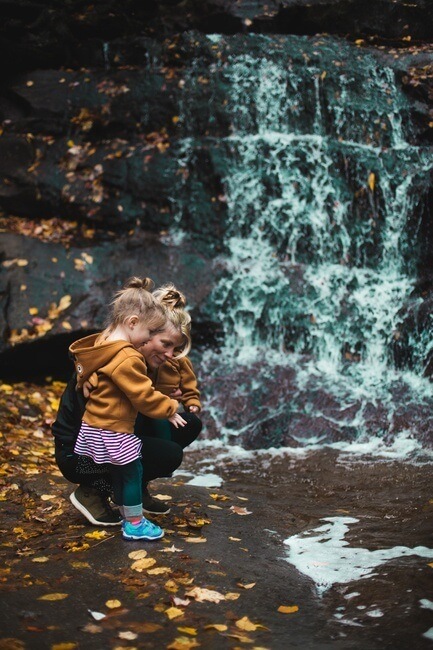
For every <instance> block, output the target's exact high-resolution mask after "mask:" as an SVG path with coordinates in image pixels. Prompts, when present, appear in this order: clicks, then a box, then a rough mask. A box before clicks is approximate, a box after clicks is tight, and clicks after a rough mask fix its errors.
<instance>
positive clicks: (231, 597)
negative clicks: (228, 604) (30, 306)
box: [226, 591, 240, 600]
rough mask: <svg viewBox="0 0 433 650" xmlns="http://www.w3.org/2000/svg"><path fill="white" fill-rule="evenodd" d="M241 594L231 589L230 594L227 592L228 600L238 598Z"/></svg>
mask: <svg viewBox="0 0 433 650" xmlns="http://www.w3.org/2000/svg"><path fill="white" fill-rule="evenodd" d="M239 596H240V594H237V593H236V592H234V591H229V592H228V594H226V600H237V599H238V598H239Z"/></svg>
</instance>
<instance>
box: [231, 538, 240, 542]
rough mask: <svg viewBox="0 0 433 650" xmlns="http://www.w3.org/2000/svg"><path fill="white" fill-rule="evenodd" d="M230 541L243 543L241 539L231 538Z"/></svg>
mask: <svg viewBox="0 0 433 650" xmlns="http://www.w3.org/2000/svg"><path fill="white" fill-rule="evenodd" d="M229 540H230V541H232V542H241V541H242V540H241V538H240V537H229Z"/></svg>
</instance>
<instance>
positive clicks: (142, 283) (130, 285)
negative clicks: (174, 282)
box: [123, 275, 155, 291]
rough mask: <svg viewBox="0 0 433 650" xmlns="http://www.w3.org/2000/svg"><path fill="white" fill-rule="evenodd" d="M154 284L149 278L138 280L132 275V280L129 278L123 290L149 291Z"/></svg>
mask: <svg viewBox="0 0 433 650" xmlns="http://www.w3.org/2000/svg"><path fill="white" fill-rule="evenodd" d="M154 286H155V283H154V282H153V280H151V279H150V278H139V277H137V276H136V275H134V276H133V277H132V278H129V280H127V281H126V282H125V284H124V286H123V288H124V289H144V290H145V291H151V290H152V289H153V287H154Z"/></svg>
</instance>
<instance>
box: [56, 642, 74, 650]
mask: <svg viewBox="0 0 433 650" xmlns="http://www.w3.org/2000/svg"><path fill="white" fill-rule="evenodd" d="M74 648H78V645H77V644H76V643H54V644H53V645H52V646H51V650H74Z"/></svg>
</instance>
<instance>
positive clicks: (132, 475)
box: [108, 458, 143, 517]
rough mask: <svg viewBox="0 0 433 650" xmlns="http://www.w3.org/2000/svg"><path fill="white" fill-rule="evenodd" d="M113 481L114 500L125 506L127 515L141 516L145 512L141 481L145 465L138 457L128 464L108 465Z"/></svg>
mask: <svg viewBox="0 0 433 650" xmlns="http://www.w3.org/2000/svg"><path fill="white" fill-rule="evenodd" d="M108 467H109V470H110V475H111V481H112V483H113V493H114V501H115V503H117V504H118V505H120V506H123V514H124V516H125V517H141V516H142V514H143V508H142V503H141V501H142V497H141V482H142V479H143V465H142V464H141V459H140V458H137V459H136V460H133V461H132V462H131V463H128V464H127V465H108Z"/></svg>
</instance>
